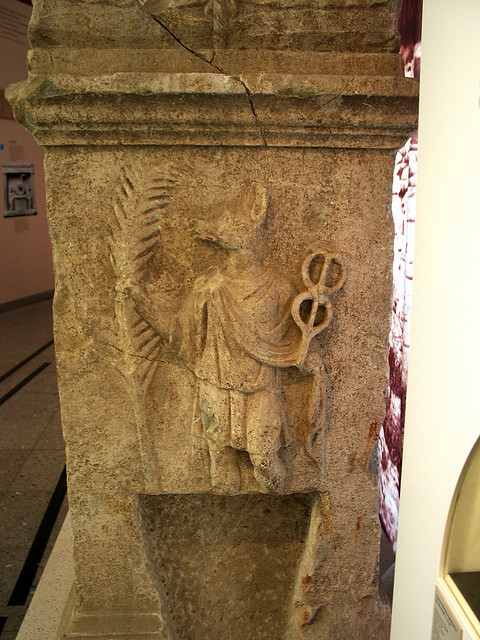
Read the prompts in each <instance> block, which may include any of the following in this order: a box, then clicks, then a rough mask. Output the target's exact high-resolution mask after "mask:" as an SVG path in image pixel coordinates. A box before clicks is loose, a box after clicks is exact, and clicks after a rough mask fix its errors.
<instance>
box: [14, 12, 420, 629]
mask: <svg viewBox="0 0 480 640" xmlns="http://www.w3.org/2000/svg"><path fill="white" fill-rule="evenodd" d="M141 4H143V7H142V6H141ZM393 24H394V7H392V6H391V3H389V2H384V3H378V2H372V1H371V0H358V1H356V2H348V3H347V2H343V1H341V0H337V1H336V2H329V3H327V2H320V3H318V2H315V3H313V2H312V3H309V2H306V3H303V4H296V3H287V2H285V1H284V0H281V1H280V0H279V1H278V2H274V3H271V4H268V5H267V4H263V3H256V4H255V3H250V2H244V3H241V2H237V3H235V2H227V1H226V0H225V2H219V1H218V0H211V1H210V2H208V3H207V4H205V3H204V2H198V3H197V2H195V0H192V1H191V2H188V1H187V2H183V1H182V0H170V1H169V0H144V1H143V2H140V3H139V2H138V1H136V0H103V1H100V0H96V1H92V0H44V1H43V2H37V3H36V5H35V7H34V14H33V20H32V24H31V27H30V38H31V43H32V47H33V49H32V51H31V53H30V73H29V79H28V80H27V81H26V82H25V83H23V84H20V85H14V86H13V87H11V88H10V90H9V92H8V97H9V100H10V101H11V102H12V104H13V106H14V110H15V115H16V118H17V119H18V120H19V121H21V122H22V123H23V124H24V125H25V126H26V127H27V128H28V129H29V130H30V131H31V132H32V133H33V134H34V135H35V137H36V139H37V141H38V142H39V143H40V144H42V145H44V146H45V148H46V171H47V188H48V207H49V219H50V230H51V235H52V243H53V249H54V258H55V268H56V278H57V285H56V296H55V337H56V349H57V358H58V373H59V390H60V398H61V407H62V421H63V425H64V434H65V439H66V443H67V461H68V474H69V476H68V477H69V499H70V508H71V516H72V527H73V535H74V553H75V564H76V580H77V602H76V608H75V612H74V614H73V617H72V621H71V625H70V631H69V633H68V634H67V638H81V639H87V638H88V639H91V638H117V637H118V638H129V639H132V640H133V639H140V638H144V637H148V638H152V639H153V638H157V639H158V640H216V639H217V638H218V639H220V638H222V640H297V639H299V640H300V639H302V640H314V639H315V640H319V639H320V638H321V639H322V640H327V639H330V640H338V638H340V637H341V638H344V639H345V640H349V639H352V640H353V639H355V640H356V639H358V640H360V639H362V640H365V639H367V638H372V639H373V638H375V639H376V640H377V639H380V638H387V637H388V618H389V615H388V611H387V610H385V608H384V607H383V606H382V605H381V604H380V603H379V602H378V601H377V597H376V593H377V557H378V548H379V525H378V519H377V500H378V495H377V493H378V492H377V484H376V466H377V461H376V459H375V444H376V440H377V436H378V428H379V425H380V424H381V421H382V417H383V411H384V396H383V390H384V388H385V386H386V337H387V334H388V328H389V303H390V296H391V273H390V272H391V265H392V236H393V230H392V222H391V215H390V210H389V206H390V197H391V196H390V187H391V180H392V176H391V173H392V167H393V157H394V152H395V149H396V148H397V147H399V146H400V145H401V144H403V142H404V140H405V139H406V137H408V135H409V133H410V132H411V130H413V129H414V127H415V120H416V95H417V86H416V84H415V81H413V80H410V79H404V78H403V76H402V65H401V60H400V58H399V57H398V56H397V55H396V54H395V53H393V52H394V51H395V50H396V38H395V31H394V28H393Z"/></svg>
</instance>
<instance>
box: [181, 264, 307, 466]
mask: <svg viewBox="0 0 480 640" xmlns="http://www.w3.org/2000/svg"><path fill="white" fill-rule="evenodd" d="M295 294H296V292H295V289H294V287H293V285H292V283H291V282H290V281H288V280H287V279H285V278H284V277H282V276H281V275H279V274H278V273H276V272H275V271H273V270H271V269H266V270H265V271H263V272H262V273H261V274H260V275H258V276H255V277H253V278H249V279H248V278H245V279H241V278H231V277H228V276H226V275H225V274H223V273H221V271H220V270H219V269H218V268H216V267H213V268H211V269H209V270H208V271H207V273H206V274H205V275H204V276H202V277H200V278H199V279H198V280H197V281H196V282H195V284H194V286H193V290H192V292H191V294H190V296H189V297H188V299H187V300H186V302H185V304H184V305H183V307H182V309H181V310H180V312H179V314H178V321H177V327H176V331H175V334H176V336H175V338H174V341H175V342H176V344H177V349H178V353H179V356H180V357H181V358H182V360H183V361H184V362H185V364H186V366H187V367H188V368H189V369H190V370H191V371H192V372H193V373H194V374H195V376H196V378H197V380H198V392H197V403H198V408H199V410H200V412H201V416H202V423H203V428H204V430H205V435H206V437H207V439H209V440H210V441H213V442H214V443H215V444H217V445H218V446H229V447H233V448H234V449H239V450H244V451H248V452H249V453H250V454H253V455H255V454H258V455H264V454H268V453H270V452H272V451H278V450H279V449H280V448H281V447H283V446H286V445H287V444H289V443H290V441H291V434H290V430H289V427H288V421H287V415H286V411H285V406H284V400H283V396H282V387H281V380H280V374H281V372H280V368H283V367H288V366H293V365H295V364H297V363H298V345H299V333H298V329H297V327H296V325H295V324H294V322H293V319H292V316H291V304H292V301H293V299H294V297H295Z"/></svg>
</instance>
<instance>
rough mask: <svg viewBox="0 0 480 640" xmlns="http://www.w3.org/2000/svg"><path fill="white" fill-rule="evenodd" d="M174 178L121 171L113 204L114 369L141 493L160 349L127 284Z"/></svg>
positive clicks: (154, 473) (152, 466)
mask: <svg viewBox="0 0 480 640" xmlns="http://www.w3.org/2000/svg"><path fill="white" fill-rule="evenodd" d="M179 179H180V178H179V176H178V175H176V174H175V175H174V174H171V173H162V172H158V171H157V172H156V174H152V173H151V172H150V173H149V172H146V173H145V172H143V173H140V172H139V171H135V170H134V169H133V168H132V167H129V168H128V169H126V168H124V169H123V171H122V175H121V179H120V185H119V188H118V191H117V194H116V196H115V197H114V200H113V214H114V215H113V216H112V221H111V225H110V237H109V248H110V259H111V262H112V266H113V269H114V272H115V276H116V285H115V319H116V325H117V341H118V348H119V351H120V353H121V359H120V360H119V362H118V370H119V371H120V373H121V374H122V376H123V378H124V382H125V387H126V390H127V393H128V396H129V398H130V402H131V404H132V408H133V412H134V416H135V423H136V427H137V439H138V445H139V451H140V455H141V459H142V467H143V470H144V482H145V491H146V492H149V493H154V492H156V491H157V490H158V482H159V469H158V461H157V458H156V455H155V452H154V447H153V442H152V436H151V433H150V428H149V424H148V421H147V416H146V411H145V395H146V393H147V390H148V388H149V384H150V381H151V378H152V377H153V375H154V372H155V367H156V364H157V362H158V355H159V351H160V349H161V340H160V337H159V336H158V334H157V333H155V331H154V330H153V329H152V328H151V326H150V325H149V324H147V323H146V322H145V321H144V320H143V319H142V318H141V317H140V316H139V315H138V314H137V313H136V312H135V310H134V307H133V304H132V300H131V296H130V291H131V288H132V286H133V284H132V283H134V282H137V281H139V280H143V279H144V272H145V269H146V265H147V262H148V260H149V258H150V257H151V255H152V253H153V252H154V250H155V248H156V247H157V245H158V243H159V239H160V234H161V231H162V217H163V215H164V214H165V209H166V208H167V207H168V205H169V203H170V201H171V200H172V197H173V191H174V189H175V188H176V186H177V184H178V182H179Z"/></svg>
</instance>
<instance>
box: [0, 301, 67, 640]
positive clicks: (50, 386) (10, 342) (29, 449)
mask: <svg viewBox="0 0 480 640" xmlns="http://www.w3.org/2000/svg"><path fill="white" fill-rule="evenodd" d="M51 306H52V301H51V300H44V301H42V302H37V303H35V304H31V305H28V306H25V307H20V308H18V309H12V310H9V311H4V312H2V313H0V639H1V640H13V639H14V638H15V636H16V633H17V631H18V628H19V626H20V624H21V621H22V618H23V615H24V613H25V611H26V609H27V606H28V603H29V602H30V599H31V596H32V594H33V591H34V589H35V586H36V584H37V583H38V580H39V578H40V575H41V571H42V568H43V566H44V564H45V562H46V559H47V558H48V554H49V552H50V550H51V548H52V546H53V543H54V541H55V538H56V535H57V533H58V530H59V528H60V526H61V524H62V522H63V519H64V517H65V514H66V509H67V506H66V499H64V490H65V484H64V483H65V481H64V475H63V469H64V465H65V451H64V442H63V438H62V435H61V426H60V412H59V403H58V393H57V384H56V372H55V354H54V347H53V344H51V343H52V339H53V335H52V311H51ZM42 347H45V348H44V349H43V350H42V351H41V352H40V353H37V354H36V355H34V354H35V353H36V352H37V351H39V350H40V349H41V348H42ZM32 355H33V357H31V356H32ZM28 358H30V359H28ZM26 359H28V362H25V363H23V364H22V362H23V361H24V360H26ZM47 363H48V364H47ZM18 365H21V366H18ZM17 366H18V368H16V367H17ZM15 368H16V370H14V371H12V369H15Z"/></svg>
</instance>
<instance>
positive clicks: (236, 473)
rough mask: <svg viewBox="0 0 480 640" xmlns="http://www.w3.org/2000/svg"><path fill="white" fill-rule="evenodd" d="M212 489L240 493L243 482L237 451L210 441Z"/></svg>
mask: <svg viewBox="0 0 480 640" xmlns="http://www.w3.org/2000/svg"><path fill="white" fill-rule="evenodd" d="M209 453H210V478H211V481H212V489H213V490H214V491H218V492H219V493H229V494H232V493H238V492H239V491H240V487H241V484H242V477H241V474H240V468H239V466H238V459H237V452H236V451H235V450H234V449H232V448H230V447H218V446H217V445H215V444H213V443H209Z"/></svg>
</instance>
